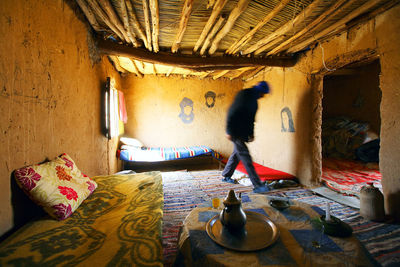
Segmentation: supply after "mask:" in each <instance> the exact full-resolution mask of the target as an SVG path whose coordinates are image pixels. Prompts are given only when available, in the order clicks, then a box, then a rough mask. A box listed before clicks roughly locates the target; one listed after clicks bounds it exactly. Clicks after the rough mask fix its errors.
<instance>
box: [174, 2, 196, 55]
mask: <svg viewBox="0 0 400 267" xmlns="http://www.w3.org/2000/svg"><path fill="white" fill-rule="evenodd" d="M193 1H194V0H185V3H184V4H183V7H182V13H181V21H180V22H179V29H178V33H177V34H176V36H175V40H174V42H173V44H172V47H171V51H172V53H176V52H177V51H178V49H179V47H180V44H181V41H182V38H183V34H184V33H185V31H186V27H187V24H188V21H189V17H190V13H192V7H193Z"/></svg>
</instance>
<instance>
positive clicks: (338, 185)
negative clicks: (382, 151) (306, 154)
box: [321, 159, 382, 196]
mask: <svg viewBox="0 0 400 267" xmlns="http://www.w3.org/2000/svg"><path fill="white" fill-rule="evenodd" d="M381 178H382V175H381V173H380V171H379V167H378V166H377V164H364V163H361V162H357V161H352V160H341V159H324V160H323V162H322V176H321V180H322V181H323V182H324V183H325V185H326V186H327V187H329V188H331V189H332V190H334V191H337V192H339V193H343V194H347V195H352V196H359V193H360V190H361V188H362V187H363V186H364V185H367V184H368V183H373V184H374V186H375V187H378V188H382V185H381Z"/></svg>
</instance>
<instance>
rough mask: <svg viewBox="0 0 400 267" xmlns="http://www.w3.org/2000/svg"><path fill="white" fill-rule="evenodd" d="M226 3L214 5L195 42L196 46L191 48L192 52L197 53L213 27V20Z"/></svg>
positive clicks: (218, 0)
mask: <svg viewBox="0 0 400 267" xmlns="http://www.w3.org/2000/svg"><path fill="white" fill-rule="evenodd" d="M226 2H228V0H217V2H216V3H215V4H214V7H213V11H212V12H211V15H210V17H209V18H208V21H207V23H206V25H205V26H204V28H203V31H202V32H201V34H200V37H199V39H198V40H197V42H196V45H195V46H194V48H193V52H197V50H198V49H199V47H200V46H201V44H202V43H203V41H204V39H205V38H206V36H207V34H208V32H209V31H210V29H211V27H212V26H213V24H214V22H215V20H216V19H217V17H218V15H219V14H220V13H221V10H222V8H224V6H225V4H226Z"/></svg>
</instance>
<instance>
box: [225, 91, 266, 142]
mask: <svg viewBox="0 0 400 267" xmlns="http://www.w3.org/2000/svg"><path fill="white" fill-rule="evenodd" d="M259 97H260V93H259V92H257V91H255V90H252V89H243V90H241V91H240V92H239V93H238V94H237V95H236V97H235V100H234V101H233V103H232V105H231V106H230V108H229V110H228V117H227V124H226V132H227V134H229V135H230V136H232V137H233V138H239V139H241V140H242V141H245V142H248V141H249V138H252V137H254V120H255V116H256V112H257V109H258V103H257V99H258V98H259Z"/></svg>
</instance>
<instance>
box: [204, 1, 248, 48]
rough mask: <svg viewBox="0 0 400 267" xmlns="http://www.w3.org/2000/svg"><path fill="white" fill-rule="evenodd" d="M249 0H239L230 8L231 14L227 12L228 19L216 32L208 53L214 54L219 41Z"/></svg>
mask: <svg viewBox="0 0 400 267" xmlns="http://www.w3.org/2000/svg"><path fill="white" fill-rule="evenodd" d="M249 2H250V0H239V2H238V3H237V5H236V6H235V8H234V9H233V10H232V12H231V14H229V17H228V20H227V21H226V23H225V25H224V27H222V29H221V30H220V31H219V32H218V34H217V36H215V38H214V40H213V42H212V44H211V47H210V49H209V50H208V53H209V54H210V55H211V54H214V52H215V51H216V50H217V48H218V44H219V42H220V41H221V40H222V38H224V37H225V35H227V34H228V32H229V31H230V30H231V29H232V27H233V25H234V24H235V22H236V20H237V19H238V18H239V16H240V14H242V13H243V11H245V10H246V8H247V6H248V4H249Z"/></svg>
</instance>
